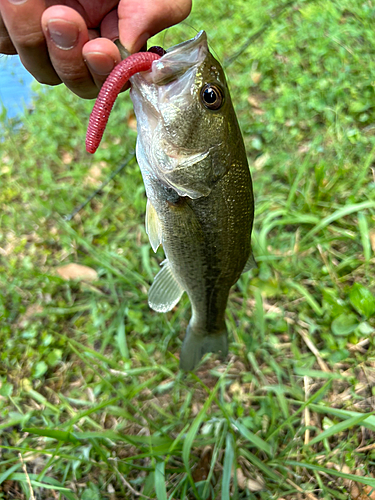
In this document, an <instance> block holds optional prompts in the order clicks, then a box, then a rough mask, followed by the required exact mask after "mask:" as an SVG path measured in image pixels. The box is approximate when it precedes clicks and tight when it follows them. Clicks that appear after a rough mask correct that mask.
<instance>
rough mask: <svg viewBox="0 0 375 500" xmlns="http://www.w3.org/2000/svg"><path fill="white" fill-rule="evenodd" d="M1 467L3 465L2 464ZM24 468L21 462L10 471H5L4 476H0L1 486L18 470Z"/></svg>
mask: <svg viewBox="0 0 375 500" xmlns="http://www.w3.org/2000/svg"><path fill="white" fill-rule="evenodd" d="M0 465H1V464H0ZM20 467H22V464H21V463H20V462H19V463H18V464H14V465H12V467H10V468H9V469H8V470H5V471H4V472H3V473H2V474H0V484H2V483H3V482H4V481H5V480H6V479H8V477H9V476H10V475H11V474H13V472H15V471H16V470H18V469H19V468H20Z"/></svg>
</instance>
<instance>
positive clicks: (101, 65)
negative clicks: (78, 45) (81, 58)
mask: <svg viewBox="0 0 375 500" xmlns="http://www.w3.org/2000/svg"><path fill="white" fill-rule="evenodd" d="M85 62H86V64H87V66H88V68H89V70H90V71H91V72H92V73H96V74H97V75H109V73H110V72H111V71H112V70H113V68H114V66H115V62H114V60H113V59H112V57H109V56H107V55H106V54H103V53H102V52H88V53H87V54H86V59H85Z"/></svg>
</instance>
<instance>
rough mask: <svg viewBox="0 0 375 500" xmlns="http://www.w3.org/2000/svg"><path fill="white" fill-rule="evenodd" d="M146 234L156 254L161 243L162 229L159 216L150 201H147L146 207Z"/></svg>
mask: <svg viewBox="0 0 375 500" xmlns="http://www.w3.org/2000/svg"><path fill="white" fill-rule="evenodd" d="M146 233H147V234H148V238H149V240H150V243H151V246H152V249H153V251H154V252H156V250H157V249H158V248H159V245H160V243H161V236H162V229H161V224H160V221H159V217H158V214H157V213H156V210H155V208H154V206H153V205H152V203H151V201H150V200H149V199H147V205H146Z"/></svg>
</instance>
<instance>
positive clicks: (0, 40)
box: [0, 37, 17, 56]
mask: <svg viewBox="0 0 375 500" xmlns="http://www.w3.org/2000/svg"><path fill="white" fill-rule="evenodd" d="M0 54H5V55H7V56H13V55H15V54H17V51H16V49H15V48H14V45H13V43H12V42H11V41H10V39H9V38H8V37H0Z"/></svg>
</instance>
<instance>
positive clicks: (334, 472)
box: [285, 460, 375, 488]
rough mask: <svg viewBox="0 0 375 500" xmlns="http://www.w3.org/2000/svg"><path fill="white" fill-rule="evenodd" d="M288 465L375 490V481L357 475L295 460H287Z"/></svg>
mask: <svg viewBox="0 0 375 500" xmlns="http://www.w3.org/2000/svg"><path fill="white" fill-rule="evenodd" d="M285 463H286V465H292V466H294V467H305V469H309V470H314V471H318V472H324V473H325V474H329V475H331V476H335V477H341V478H342V479H346V480H347V481H355V482H357V483H361V484H365V485H366V486H371V487H373V488H375V479H372V478H368V477H363V476H356V475H355V474H345V473H344V472H340V471H337V470H336V469H327V468H326V467H321V466H320V465H315V464H308V463H305V462H297V461H295V460H286V462H285Z"/></svg>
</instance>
